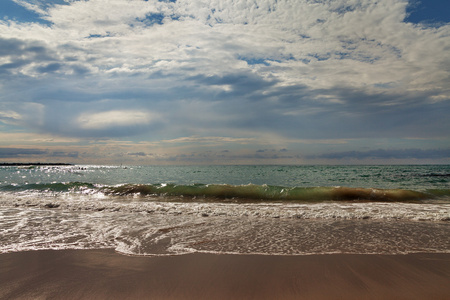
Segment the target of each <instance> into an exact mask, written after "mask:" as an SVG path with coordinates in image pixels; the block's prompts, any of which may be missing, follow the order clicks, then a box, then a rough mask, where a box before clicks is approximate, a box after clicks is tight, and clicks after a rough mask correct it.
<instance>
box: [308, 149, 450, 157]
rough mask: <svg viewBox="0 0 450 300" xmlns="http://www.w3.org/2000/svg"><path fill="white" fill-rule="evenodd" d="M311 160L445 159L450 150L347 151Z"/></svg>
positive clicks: (449, 154) (323, 155)
mask: <svg viewBox="0 0 450 300" xmlns="http://www.w3.org/2000/svg"><path fill="white" fill-rule="evenodd" d="M311 158H326V159H343V158H355V159H366V158H373V159H392V158H395V159H410V158H414V159H443V158H446V159H448V158H450V149H427V150H422V149H396V150H386V149H377V150H371V151H347V152H334V153H333V152H332V153H327V154H321V155H317V156H311Z"/></svg>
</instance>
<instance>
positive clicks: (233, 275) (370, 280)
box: [0, 249, 450, 299]
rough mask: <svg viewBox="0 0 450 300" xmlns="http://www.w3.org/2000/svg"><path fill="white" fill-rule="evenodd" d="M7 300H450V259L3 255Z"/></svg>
mask: <svg viewBox="0 0 450 300" xmlns="http://www.w3.org/2000/svg"><path fill="white" fill-rule="evenodd" d="M0 265H1V266H2V268H1V269H0V298H2V299H27V298H34V299H35V298H44V299H50V298H51V299H144V298H147V299H447V297H448V295H450V254H446V253H443V254H439V253H438V254H436V253H416V254H405V255H378V254H323V255H305V256H269V255H267V256H266V255H229V254H200V253H194V254H186V255H180V256H155V257H138V256H126V255H122V254H118V253H116V252H115V251H114V250H111V249H108V250H41V251H29V252H17V253H6V254H0Z"/></svg>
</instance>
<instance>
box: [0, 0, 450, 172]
mask: <svg viewBox="0 0 450 300" xmlns="http://www.w3.org/2000/svg"><path fill="white" fill-rule="evenodd" d="M449 114H450V1H448V0H422V1H417V0H409V1H407V0H378V1H373V0H170V1H169V0H165V1H162V0H159V1H157V0H147V1H144V0H45V1H44V0H1V1H0V162H66V163H75V164H150V165H151V164H176V165H180V164H434V163H436V164H450V118H449Z"/></svg>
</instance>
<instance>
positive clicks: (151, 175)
mask: <svg viewBox="0 0 450 300" xmlns="http://www.w3.org/2000/svg"><path fill="white" fill-rule="evenodd" d="M0 178H2V179H3V180H2V182H1V184H0V191H9V192H14V191H17V192H26V191H40V192H42V193H45V192H47V193H48V192H53V193H55V192H77V191H78V192H85V191H89V192H95V191H97V192H99V193H105V194H110V195H111V194H119V195H125V194H136V193H138V194H141V195H147V196H149V195H166V196H188V197H202V196H204V197H208V198H210V199H213V198H219V199H228V198H234V199H247V200H249V199H253V200H289V201H295V200H299V201H325V200H357V199H360V200H374V201H417V200H430V199H434V200H443V201H445V200H448V197H449V196H450V186H449V179H450V166H164V167H163V166H51V167H50V166H49V167H43V166H39V167H3V168H0ZM167 199H168V200H170V199H169V198H167Z"/></svg>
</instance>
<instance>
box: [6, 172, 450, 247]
mask: <svg viewBox="0 0 450 300" xmlns="http://www.w3.org/2000/svg"><path fill="white" fill-rule="evenodd" d="M449 179H450V166H96V165H92V166H86V165H83V166H81V165H76V166H16V167H13V166H8V167H6V166H3V167H0V253H5V252H15V251H30V250H41V249H55V250H58V249H98V248H112V249H115V250H116V251H117V252H119V253H124V254H128V255H180V254H188V253H193V252H205V253H219V254H220V253H230V254H265V255H307V254H330V253H378V254H404V253H414V252H430V253H442V252H444V253H448V252H450V239H449V238H448V236H449V234H450V222H449V221H450V192H449V191H450V186H449Z"/></svg>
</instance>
